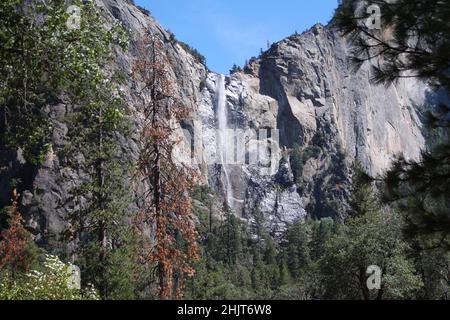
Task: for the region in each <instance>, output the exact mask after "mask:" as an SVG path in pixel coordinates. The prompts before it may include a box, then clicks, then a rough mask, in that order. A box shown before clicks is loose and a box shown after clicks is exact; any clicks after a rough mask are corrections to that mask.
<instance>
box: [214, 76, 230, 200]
mask: <svg viewBox="0 0 450 320" xmlns="http://www.w3.org/2000/svg"><path fill="white" fill-rule="evenodd" d="M216 94H217V97H216V101H217V127H218V128H217V139H218V141H217V150H218V155H219V161H220V164H221V165H222V171H223V174H224V177H225V181H224V184H225V185H224V189H225V197H226V200H227V204H228V206H229V207H230V208H233V188H232V186H231V181H230V176H229V172H228V168H227V155H228V152H229V151H230V150H233V148H231V146H232V141H229V139H228V131H227V130H228V115H227V113H228V112H227V101H226V95H225V76H224V75H223V74H220V75H218V78H217V88H216Z"/></svg>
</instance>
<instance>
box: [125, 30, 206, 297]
mask: <svg viewBox="0 0 450 320" xmlns="http://www.w3.org/2000/svg"><path fill="white" fill-rule="evenodd" d="M138 51H139V56H140V57H141V58H138V59H136V60H135V61H134V64H133V80H134V81H135V83H136V85H137V87H138V92H139V95H140V99H141V106H142V110H143V113H144V126H143V128H142V132H141V139H140V144H141V145H140V155H139V159H138V171H139V176H140V179H141V181H143V182H145V183H146V184H147V186H148V189H147V190H146V192H145V199H144V202H145V203H144V206H143V209H142V210H141V212H140V214H139V216H138V218H137V219H136V226H137V227H138V228H139V230H140V232H141V233H145V230H146V227H147V230H148V228H149V229H150V230H151V231H150V234H146V235H144V237H143V239H145V238H146V239H147V240H143V243H142V247H143V252H142V254H141V262H142V263H153V264H156V272H157V277H158V286H159V297H160V298H161V299H167V298H172V297H176V298H180V297H181V296H182V290H183V283H184V278H185V275H187V276H192V275H193V274H194V272H195V270H194V269H193V267H192V262H193V261H195V260H196V259H197V258H198V248H197V232H196V230H195V223H194V217H193V213H192V207H191V202H190V197H189V191H191V190H193V188H194V186H195V172H194V170H192V169H190V168H189V167H187V166H186V165H183V164H180V163H176V162H175V161H174V159H173V151H174V148H175V147H176V146H177V144H178V142H179V141H178V140H177V139H175V137H174V134H175V128H174V125H173V122H174V121H180V120H181V119H183V118H184V117H186V116H187V115H188V112H189V110H188V108H186V107H185V106H183V105H182V104H181V103H180V102H179V100H178V99H177V98H176V97H175V96H174V93H173V86H174V81H173V80H172V77H171V75H170V73H169V66H170V61H169V59H168V57H167V55H166V53H165V51H164V47H163V43H162V41H161V40H160V39H159V38H157V36H155V35H153V34H152V33H151V31H150V30H146V31H145V34H144V35H143V36H142V37H141V38H139V39H138Z"/></svg>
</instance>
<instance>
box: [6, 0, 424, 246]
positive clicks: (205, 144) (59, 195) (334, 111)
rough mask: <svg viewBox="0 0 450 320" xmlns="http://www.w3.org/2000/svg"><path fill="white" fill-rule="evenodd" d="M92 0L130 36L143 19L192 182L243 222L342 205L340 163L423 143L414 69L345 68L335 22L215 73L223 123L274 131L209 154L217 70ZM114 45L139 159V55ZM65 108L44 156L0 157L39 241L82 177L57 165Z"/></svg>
mask: <svg viewBox="0 0 450 320" xmlns="http://www.w3.org/2000/svg"><path fill="white" fill-rule="evenodd" d="M96 2H97V3H98V4H99V5H100V6H102V7H103V8H104V9H105V14H106V16H107V17H108V19H109V20H111V21H112V19H118V20H120V21H121V22H122V23H123V25H124V26H125V28H127V29H129V30H130V31H131V33H132V34H133V35H135V36H136V35H137V34H138V33H142V30H143V29H149V30H150V31H151V32H152V33H154V34H156V35H158V36H159V37H160V38H161V39H162V40H163V42H164V49H165V51H166V53H167V55H168V57H169V60H170V61H171V65H170V66H169V67H168V68H169V71H170V74H171V76H172V77H173V79H174V93H175V94H176V96H177V97H178V98H179V99H180V100H181V101H182V102H183V103H184V104H185V105H186V106H188V107H190V108H191V110H192V113H191V116H190V117H189V118H188V119H185V120H184V121H183V122H182V123H179V124H177V126H178V127H179V129H180V131H181V129H185V131H188V132H189V133H191V136H193V137H194V139H197V140H196V144H200V145H201V148H200V151H199V154H196V161H195V166H197V167H198V170H199V172H200V173H201V183H204V184H208V185H209V186H210V187H211V189H212V190H214V191H216V192H217V193H218V194H219V195H220V196H221V197H222V199H223V200H224V201H226V202H228V205H229V206H230V207H231V209H232V211H233V213H234V214H235V215H237V216H239V217H242V218H244V219H248V220H249V221H250V222H252V221H254V216H255V214H256V213H258V214H259V213H261V214H262V215H263V216H264V217H265V220H266V222H267V223H266V225H267V226H268V228H269V229H270V231H272V234H274V235H277V234H279V233H280V232H281V231H282V230H283V229H284V228H285V227H286V225H287V224H288V223H290V222H292V221H294V220H297V219H304V218H305V217H306V216H307V215H312V216H316V217H323V216H337V215H342V214H344V213H345V208H346V199H347V197H348V183H349V178H348V167H349V164H350V163H351V162H352V161H353V159H355V158H357V159H359V160H360V161H361V162H362V164H363V166H364V168H365V169H366V171H367V172H368V173H369V174H371V175H373V176H377V175H381V174H382V173H383V172H384V171H385V170H386V169H387V168H388V167H389V164H390V162H391V161H392V159H393V157H394V155H396V154H403V155H404V156H405V157H407V158H413V159H414V158H418V157H419V154H420V150H421V149H422V148H423V147H424V145H425V140H424V137H423V135H422V132H421V124H420V106H422V105H423V102H424V100H425V96H426V93H427V88H426V86H425V85H424V84H422V83H419V82H417V81H415V80H413V79H409V80H404V81H403V80H402V81H399V83H398V84H395V85H390V86H388V87H385V86H376V85H373V84H371V83H370V81H369V80H370V78H371V74H370V72H369V68H368V66H364V67H363V68H361V69H360V70H357V71H354V70H353V68H352V67H351V65H350V63H349V62H348V55H349V46H348V44H347V42H346V40H345V39H343V38H342V37H340V36H339V35H338V33H337V32H336V31H334V30H333V29H331V28H329V27H324V26H321V25H316V26H314V27H313V28H312V29H310V30H308V31H306V32H305V33H303V34H301V35H293V36H291V37H289V38H287V39H284V40H281V41H280V42H278V43H275V44H273V45H272V47H271V48H270V49H269V50H268V51H267V52H265V53H263V54H262V55H261V56H260V57H259V58H255V59H251V62H250V63H249V64H248V65H247V66H246V67H245V68H244V72H237V73H234V74H232V75H228V76H225V77H224V79H223V80H224V84H223V98H224V100H225V104H224V106H225V108H226V127H227V129H229V130H232V131H236V132H242V131H244V132H246V131H250V132H260V131H261V132H269V131H270V132H271V134H269V135H267V134H266V135H265V134H263V133H261V136H256V137H255V136H254V135H251V134H250V135H249V136H245V135H243V136H239V135H238V136H237V138H236V139H235V140H236V142H237V145H238V146H240V147H236V149H235V150H236V152H237V153H238V151H237V150H241V151H242V150H243V153H244V162H242V163H240V162H238V161H237V162H236V161H234V162H233V161H230V162H228V161H226V162H225V163H223V161H222V163H221V161H209V160H208V159H209V158H211V157H212V158H214V156H215V155H217V154H220V152H221V150H219V149H220V148H221V145H220V144H218V143H217V139H216V138H217V135H216V129H217V128H218V98H217V97H218V96H219V95H218V87H219V86H218V83H217V81H218V79H220V78H221V76H220V75H218V74H216V73H214V72H211V71H208V70H207V68H206V67H205V66H203V65H202V64H201V63H199V62H198V61H197V60H196V59H195V58H194V57H193V56H192V55H191V54H190V53H189V52H187V51H186V50H185V49H184V48H183V47H182V46H180V45H179V44H178V43H176V42H173V41H171V40H170V35H169V34H168V33H167V32H166V31H165V30H164V28H162V27H161V26H160V25H159V24H158V23H157V22H156V21H155V19H154V18H152V17H151V16H149V15H146V14H145V13H143V12H141V11H140V10H139V9H138V8H136V7H135V6H133V5H132V4H130V3H129V2H128V1H125V0H97V1H96ZM168 27H169V26H168ZM118 54H119V55H118V58H117V63H116V65H114V66H111V68H117V69H118V70H120V71H121V72H122V73H123V74H124V75H127V76H128V77H126V78H127V80H126V82H125V83H124V84H123V85H122V90H123V92H124V95H125V97H126V102H127V107H128V110H129V114H130V118H131V119H132V122H133V125H134V128H135V130H134V134H133V136H132V137H131V138H130V139H123V138H120V143H121V146H122V156H124V157H129V158H131V159H136V157H137V153H138V141H139V129H140V127H141V123H142V112H141V111H142V110H140V108H139V106H138V104H137V101H138V99H137V97H136V96H135V95H134V94H133V90H132V81H131V79H130V77H129V76H130V74H131V67H132V63H133V59H135V58H136V50H135V47H134V43H131V47H130V50H129V51H128V52H118ZM70 110H71V108H70V106H67V105H57V106H55V107H54V108H53V109H52V112H51V116H52V117H53V119H54V121H55V126H54V127H55V130H54V133H53V149H52V153H51V154H49V157H48V159H47V161H46V162H45V164H44V165H43V166H41V167H39V168H29V167H26V166H24V165H23V164H22V163H21V161H20V160H21V159H20V156H17V155H14V154H2V155H1V156H0V160H1V166H0V168H2V170H1V171H0V190H1V198H0V201H1V205H5V204H7V203H8V201H9V198H10V197H9V194H8V191H7V190H8V187H7V186H8V183H9V179H10V177H12V176H15V175H18V176H21V177H23V179H24V185H25V189H26V190H25V191H24V192H22V205H23V210H22V211H23V212H24V213H25V217H26V219H27V222H28V224H29V226H30V228H31V229H33V230H34V234H35V236H36V239H37V240H38V241H41V243H44V244H48V243H49V242H50V239H51V238H52V237H54V235H55V234H58V233H59V232H61V231H62V230H63V229H64V227H65V224H66V221H67V214H68V212H69V211H70V210H72V207H71V204H70V203H68V202H67V199H68V197H69V195H68V192H69V189H70V188H71V187H72V186H73V185H76V184H77V183H81V181H83V174H82V173H78V172H72V171H71V170H69V169H68V168H64V167H62V166H61V165H60V161H59V158H58V151H59V150H60V149H61V147H62V145H63V143H64V138H65V135H66V133H67V126H66V125H65V123H64V121H65V119H66V116H67V114H68V113H70ZM239 130H240V131H239ZM276 130H278V131H276ZM198 132H200V134H198ZM277 142H279V143H277ZM268 143H269V145H270V156H271V159H272V160H273V163H272V166H270V165H269V167H267V163H266V162H265V160H264V159H258V155H259V153H260V150H264V149H266V148H267V145H268ZM188 145H189V144H188ZM294 147H296V148H300V149H301V150H302V151H301V154H302V157H301V161H300V162H301V163H300V165H298V166H297V171H298V170H300V173H298V174H297V177H296V179H295V180H294V177H293V174H292V169H293V168H292V164H293V162H294V161H293V157H292V149H293V148H294ZM218 148H219V149H218ZM239 148H241V149H239ZM252 159H253V160H254V159H256V160H257V161H251V160H252ZM224 166H225V169H226V170H224ZM265 169H268V170H265ZM225 171H226V175H227V177H225ZM227 180H228V181H229V185H230V187H231V191H230V189H229V187H228V186H227V182H226V181H227ZM141 189H142V188H141ZM141 189H138V190H137V192H138V193H139V192H141V191H142V190H141ZM227 190H228V191H227ZM230 195H232V199H229V198H230V197H229V196H230ZM137 205H139V204H137Z"/></svg>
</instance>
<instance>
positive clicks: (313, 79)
mask: <svg viewBox="0 0 450 320" xmlns="http://www.w3.org/2000/svg"><path fill="white" fill-rule="evenodd" d="M349 51H350V49H349V45H348V43H347V41H346V39H345V38H343V37H341V36H339V34H338V32H337V31H335V30H333V29H332V28H331V27H324V26H322V25H320V24H318V25H316V26H314V27H313V28H312V29H310V30H308V31H306V32H305V33H303V34H301V35H293V36H291V37H289V38H287V39H284V40H282V41H280V42H278V43H275V44H273V45H272V47H271V48H270V49H269V50H268V51H267V52H265V53H263V54H262V55H261V57H259V58H258V59H253V60H252V61H251V62H250V63H249V65H247V66H246V67H245V69H244V70H245V72H244V73H235V74H233V75H231V76H230V77H229V82H228V86H227V89H228V90H227V98H228V104H229V108H230V110H231V114H232V116H231V118H230V123H231V125H232V126H233V127H237V128H267V127H269V128H276V129H278V130H279V141H280V150H281V149H283V148H287V149H286V150H287V152H288V153H289V152H290V151H292V149H293V148H294V147H295V148H299V149H300V150H301V154H302V157H301V158H302V159H301V160H300V161H301V163H300V164H299V165H300V166H301V173H300V176H299V177H298V178H297V181H296V186H295V187H294V188H293V187H288V188H286V186H284V184H285V181H283V179H281V180H280V174H275V175H273V176H271V177H259V176H258V175H255V174H253V173H252V174H249V172H251V171H249V170H248V168H246V166H243V168H242V169H241V170H237V171H238V172H239V173H235V174H236V176H239V178H238V179H233V186H234V188H235V189H236V190H247V192H246V193H245V195H244V198H243V199H241V200H243V201H244V205H243V206H235V209H236V211H237V212H239V213H240V214H242V215H243V216H247V215H248V214H249V213H250V212H251V211H252V210H254V209H255V207H259V209H260V210H262V211H264V212H265V213H266V215H267V218H268V219H272V217H275V216H277V215H279V208H283V207H284V208H288V209H286V210H285V211H284V212H283V213H282V214H281V216H284V218H285V220H286V221H287V222H289V221H290V220H291V218H292V219H294V218H298V215H300V216H304V215H306V214H310V215H314V216H318V217H323V216H335V215H337V214H342V213H344V212H345V206H346V198H347V188H346V186H347V185H348V182H349V179H348V167H349V165H350V163H351V162H352V161H353V159H358V160H359V161H360V162H361V163H362V165H363V167H364V168H365V169H366V171H367V173H369V174H370V175H372V176H380V175H382V174H383V172H384V171H385V170H386V169H387V168H389V166H390V163H391V161H392V160H393V158H394V156H396V155H399V154H403V155H404V156H405V157H406V158H410V159H417V158H418V157H419V156H420V151H421V150H422V149H423V148H424V145H425V139H424V137H423V134H422V128H421V127H422V125H421V120H420V115H421V112H422V111H421V110H420V108H421V106H423V105H424V102H425V99H426V95H427V91H428V89H427V87H426V85H424V84H423V83H421V82H418V81H417V80H415V79H404V80H401V81H399V82H398V83H396V84H394V85H390V86H387V87H386V86H382V85H374V84H372V83H371V82H370V79H371V74H370V68H369V65H365V66H363V67H362V68H360V69H359V70H355V69H354V68H353V66H352V65H351V63H350V62H349V60H348V57H349ZM288 158H289V156H288ZM296 161H299V160H298V159H297V160H296ZM287 163H290V164H292V159H291V161H287ZM296 165H298V164H296ZM280 168H282V169H283V168H284V167H283V166H280ZM235 172H236V170H235ZM242 176H245V178H242ZM281 177H282V175H281ZM262 180H264V181H265V183H262V182H261V181H262ZM267 183H269V185H267ZM255 184H256V185H258V186H259V187H256V188H255ZM274 188H281V189H283V190H284V191H283V192H284V193H286V192H289V191H288V190H291V189H294V190H295V189H296V192H294V193H296V194H294V193H289V196H287V197H283V196H282V195H283V194H282V193H281V194H280V193H279V192H278V193H276V194H277V196H276V197H275V198H276V201H274V200H273V199H274V191H273V189H274ZM258 190H261V192H258ZM238 193H239V192H238ZM240 193H241V194H243V193H242V192H240ZM284 199H285V200H284ZM294 202H295V203H296V205H292V204H293V203H294ZM274 203H276V205H274ZM280 204H281V205H280ZM290 217H291V218H290Z"/></svg>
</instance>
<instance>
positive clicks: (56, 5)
mask: <svg viewBox="0 0 450 320" xmlns="http://www.w3.org/2000/svg"><path fill="white" fill-rule="evenodd" d="M74 4H75V5H78V6H79V7H80V8H81V17H82V19H81V26H80V28H79V29H76V28H68V26H67V21H68V20H69V19H70V15H69V14H68V13H67V12H66V6H65V3H64V1H62V0H54V1H51V2H50V3H49V4H47V5H44V4H43V3H42V2H40V1H35V0H34V1H30V2H27V3H26V4H24V3H23V2H22V1H18V0H6V1H2V2H1V4H0V12H1V16H2V19H0V42H1V43H2V44H3V45H2V49H1V50H0V60H1V61H2V64H1V66H0V84H1V85H0V107H1V109H0V118H1V119H0V120H1V122H2V124H3V125H4V126H3V127H2V129H1V130H0V134H1V141H0V142H1V144H2V145H6V146H8V147H9V148H11V149H13V150H17V149H19V148H20V149H21V150H22V154H23V156H24V158H25V160H26V161H27V162H29V163H32V164H37V163H40V162H42V161H43V160H44V159H45V156H46V153H47V151H48V149H49V147H50V135H51V132H52V130H53V126H52V123H51V120H50V119H49V111H50V109H49V108H50V106H51V105H52V104H55V103H58V102H59V101H60V100H61V97H62V95H63V92H65V93H70V98H72V99H71V102H73V103H76V102H77V101H74V100H76V99H73V98H74V97H76V96H78V95H80V94H82V91H83V89H84V88H85V87H86V86H90V85H96V84H98V83H99V82H100V81H101V70H100V69H99V66H98V64H96V63H92V62H93V59H96V57H98V56H105V55H106V54H107V53H108V52H109V51H108V50H109V44H110V43H111V42H112V41H115V42H118V43H119V44H121V45H123V44H124V42H123V37H122V36H121V35H120V32H118V30H119V28H118V26H116V25H114V26H113V27H112V28H111V29H110V30H108V31H107V30H106V29H104V27H103V26H102V25H99V24H96V23H93V24H91V23H90V22H91V19H93V20H94V21H95V20H97V21H98V19H99V14H98V12H97V11H96V9H95V7H94V5H93V4H85V5H83V4H82V2H81V1H74ZM86 79H90V80H91V81H92V82H89V83H85V82H84V80H86Z"/></svg>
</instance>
